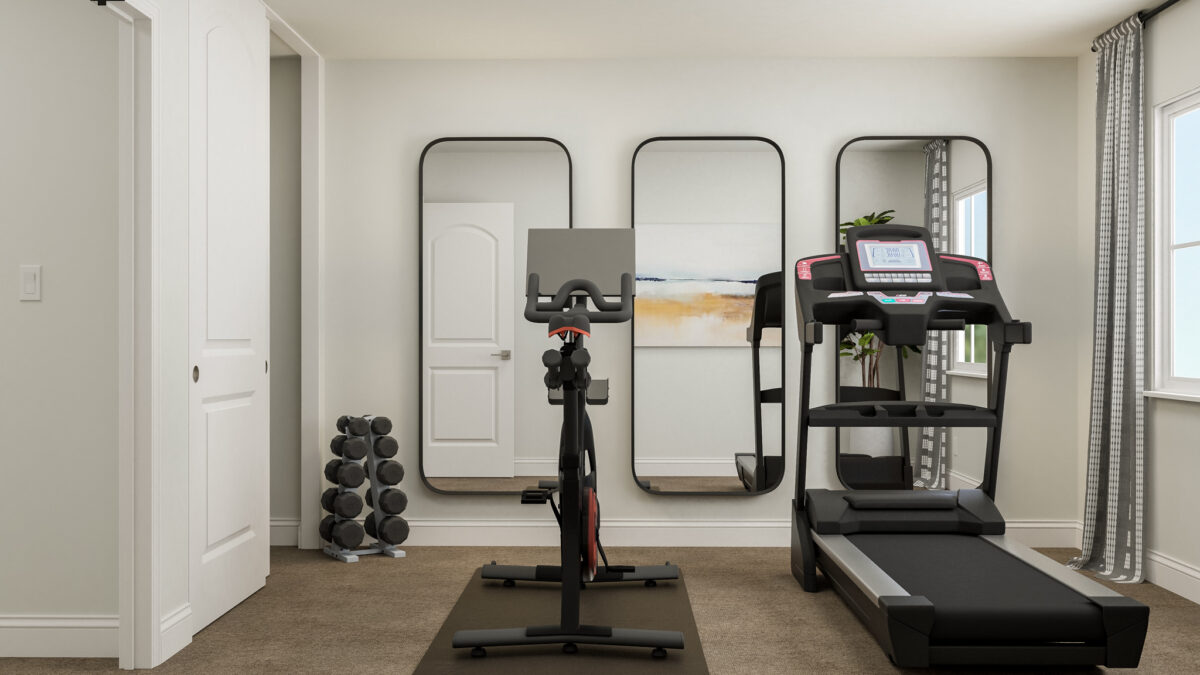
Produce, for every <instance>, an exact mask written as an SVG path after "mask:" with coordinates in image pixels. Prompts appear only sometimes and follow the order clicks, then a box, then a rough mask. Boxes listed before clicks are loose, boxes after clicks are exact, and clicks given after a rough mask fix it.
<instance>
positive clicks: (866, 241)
mask: <svg viewBox="0 0 1200 675" xmlns="http://www.w3.org/2000/svg"><path fill="white" fill-rule="evenodd" d="M846 249H847V252H848V253H849V255H850V274H851V276H852V277H853V279H854V285H855V286H857V287H858V288H860V289H863V290H866V289H871V290H891V289H913V290H930V291H934V290H941V289H942V287H943V286H942V278H941V273H940V270H939V269H938V267H937V264H936V262H935V257H934V256H933V255H932V254H931V253H930V252H931V251H932V250H933V242H932V241H931V240H930V237H929V231H928V230H925V229H924V228H916V227H905V226H880V225H873V226H871V227H855V228H851V229H850V230H849V231H848V232H847V233H846Z"/></svg>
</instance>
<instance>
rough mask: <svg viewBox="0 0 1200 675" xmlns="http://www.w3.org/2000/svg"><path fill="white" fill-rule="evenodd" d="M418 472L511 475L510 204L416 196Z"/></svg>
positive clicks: (513, 455) (512, 305)
mask: <svg viewBox="0 0 1200 675" xmlns="http://www.w3.org/2000/svg"><path fill="white" fill-rule="evenodd" d="M424 224H425V227H424V232H425V242H424V243H423V245H424V253H423V255H424V256H425V279H424V284H423V287H424V294H425V297H424V301H423V303H422V306H423V307H424V310H423V311H424V312H425V313H426V316H425V331H424V332H425V334H424V335H423V336H422V341H423V342H422V344H423V347H422V350H423V360H424V372H423V373H422V387H423V388H424V396H423V398H424V401H425V410H424V411H423V413H422V414H423V415H424V429H425V438H424V439H422V443H423V444H424V448H423V453H422V457H423V460H422V461H423V462H424V469H425V475H426V476H429V477H453V476H474V477H511V476H513V474H514V466H515V459H516V443H515V431H514V415H515V407H514V404H513V395H514V385H515V381H514V370H515V369H514V362H513V361H512V360H511V359H510V358H508V357H506V356H503V354H504V353H505V352H506V351H508V352H509V353H511V350H512V347H513V343H514V338H515V334H514V330H515V329H514V324H515V313H516V302H515V296H514V287H513V266H514V262H513V205H512V204H425V211H424Z"/></svg>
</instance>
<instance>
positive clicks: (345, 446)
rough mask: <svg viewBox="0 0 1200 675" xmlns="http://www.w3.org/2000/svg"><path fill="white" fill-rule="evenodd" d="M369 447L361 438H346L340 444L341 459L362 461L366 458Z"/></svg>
mask: <svg viewBox="0 0 1200 675" xmlns="http://www.w3.org/2000/svg"><path fill="white" fill-rule="evenodd" d="M370 447H371V446H369V445H367V442H366V441H365V440H363V439H361V438H347V439H346V440H345V441H344V442H343V443H342V457H345V458H346V459H362V458H363V457H366V456H367V450H368V449H370Z"/></svg>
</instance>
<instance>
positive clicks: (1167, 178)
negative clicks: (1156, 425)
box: [1145, 89, 1200, 402]
mask: <svg viewBox="0 0 1200 675" xmlns="http://www.w3.org/2000/svg"><path fill="white" fill-rule="evenodd" d="M1192 113H1195V114H1200V89H1194V90H1192V91H1190V92H1187V93H1185V94H1182V95H1180V96H1177V97H1175V98H1173V99H1170V100H1168V101H1165V102H1163V103H1160V104H1158V105H1156V106H1155V107H1154V154H1155V170H1154V185H1153V190H1154V226H1153V228H1152V239H1153V242H1154V253H1153V261H1154V280H1153V297H1152V299H1151V302H1150V303H1149V304H1150V308H1151V311H1152V317H1151V321H1150V322H1149V324H1150V327H1151V330H1152V331H1153V338H1152V340H1151V342H1150V344H1151V345H1153V352H1154V354H1153V368H1151V369H1150V370H1151V382H1150V387H1149V388H1148V390H1147V391H1146V392H1145V393H1146V395H1148V396H1153V397H1159V398H1175V399H1182V400H1189V401H1198V402H1200V378H1188V377H1177V376H1175V374H1174V355H1175V352H1174V347H1175V335H1174V315H1173V312H1172V308H1173V307H1174V304H1175V303H1174V300H1175V286H1174V272H1175V269H1174V262H1173V261H1174V253H1175V251H1177V250H1180V249H1183V248H1191V247H1197V246H1200V239H1195V240H1191V241H1188V242H1183V243H1180V244H1176V243H1175V214H1174V203H1173V197H1174V195H1173V188H1174V185H1173V183H1174V178H1175V172H1174V166H1175V143H1174V129H1173V124H1172V123H1173V122H1174V120H1175V119H1177V118H1179V117H1182V116H1184V115H1188V114H1192Z"/></svg>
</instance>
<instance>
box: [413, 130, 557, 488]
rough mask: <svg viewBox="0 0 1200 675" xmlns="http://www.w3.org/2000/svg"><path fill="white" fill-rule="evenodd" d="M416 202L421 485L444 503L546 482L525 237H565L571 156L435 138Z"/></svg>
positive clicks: (553, 457) (527, 146)
mask: <svg viewBox="0 0 1200 675" xmlns="http://www.w3.org/2000/svg"><path fill="white" fill-rule="evenodd" d="M420 203H421V215H420V223H421V239H420V240H421V258H420V260H421V271H420V275H421V276H420V283H421V384H420V386H421V391H420V400H421V432H420V438H421V473H422V477H423V478H424V480H425V482H426V484H427V485H428V486H429V487H430V488H431V489H433V490H436V491H439V492H452V493H519V492H520V491H521V490H522V489H523V488H526V487H529V486H532V485H536V484H537V482H538V481H539V480H549V479H554V478H556V477H557V475H558V472H557V457H558V446H557V442H556V440H557V439H556V437H555V435H554V434H553V433H548V430H551V431H552V430H554V429H558V428H559V425H560V424H561V422H562V420H561V419H559V417H558V415H556V409H555V408H553V407H552V406H550V405H549V404H548V403H547V401H546V388H545V386H544V384H543V383H542V377H543V376H544V375H545V368H544V367H543V366H542V363H541V360H540V359H541V354H542V352H543V351H544V350H545V348H546V334H545V333H546V331H545V327H544V326H539V325H537V324H533V323H530V322H528V321H525V320H523V319H522V318H521V312H522V309H523V308H524V306H525V256H526V239H527V232H528V230H530V229H533V228H567V227H570V226H571V158H570V155H569V154H568V153H567V150H566V148H565V147H564V146H563V145H562V144H561V143H559V142H558V141H555V140H553V139H549V138H443V139H438V140H436V141H433V142H432V143H430V144H429V145H427V146H426V147H425V151H424V152H423V153H422V155H421V165H420ZM559 412H561V411H559Z"/></svg>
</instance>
